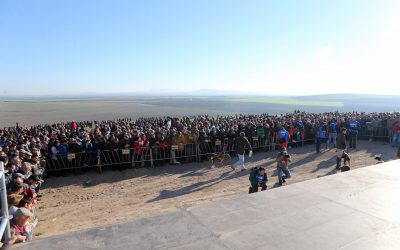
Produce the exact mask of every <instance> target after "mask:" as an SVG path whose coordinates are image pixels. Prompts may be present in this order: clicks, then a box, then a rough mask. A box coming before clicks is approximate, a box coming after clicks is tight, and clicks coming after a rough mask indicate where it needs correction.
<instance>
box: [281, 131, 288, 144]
mask: <svg viewBox="0 0 400 250" xmlns="http://www.w3.org/2000/svg"><path fill="white" fill-rule="evenodd" d="M286 136H287V131H286V130H281V131H279V143H285V142H286Z"/></svg>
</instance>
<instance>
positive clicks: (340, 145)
mask: <svg viewBox="0 0 400 250" xmlns="http://www.w3.org/2000/svg"><path fill="white" fill-rule="evenodd" d="M346 133H347V129H346V128H342V129H341V130H340V133H339V135H338V136H337V138H336V149H337V150H336V169H340V167H341V165H342V157H343V153H344V152H345V150H346V149H347V145H346Z"/></svg>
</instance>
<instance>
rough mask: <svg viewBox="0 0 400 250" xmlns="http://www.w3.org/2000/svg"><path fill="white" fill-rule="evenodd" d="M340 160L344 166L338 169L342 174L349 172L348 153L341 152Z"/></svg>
mask: <svg viewBox="0 0 400 250" xmlns="http://www.w3.org/2000/svg"><path fill="white" fill-rule="evenodd" d="M342 159H344V165H343V167H341V168H340V170H341V171H342V172H346V171H350V156H349V154H348V153H346V152H344V151H343V154H342Z"/></svg>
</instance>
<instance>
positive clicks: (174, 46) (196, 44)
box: [0, 0, 400, 97]
mask: <svg viewBox="0 0 400 250" xmlns="http://www.w3.org/2000/svg"><path fill="white" fill-rule="evenodd" d="M399 84H400V1H398V0H335V1H315V0H302V1H297V0H279V1H276V0H275V1H272V0H261V1H258V0H252V1H244V0H243V1H236V0H218V1H215V0H201V1H187V0H179V1H178V0H169V1H165V0H158V1H156V0H143V1H133V0H131V1H123V0H114V1H112V0H108V1H104V0H85V1H82V0H68V1H67V0H65V1H64V0H57V1H54V0H35V1H32V0H2V1H0V97H1V96H16V95H20V96H24V95H53V94H78V93H139V92H140V93H141V92H147V93H154V92H157V91H172V90H173V91H190V90H197V89H218V90H229V91H241V92H243V93H246V92H252V93H260V94H274V95H279V94H282V95H288V94H289V95H308V94H323V93H344V92H346V93H366V94H398V95H400V86H399Z"/></svg>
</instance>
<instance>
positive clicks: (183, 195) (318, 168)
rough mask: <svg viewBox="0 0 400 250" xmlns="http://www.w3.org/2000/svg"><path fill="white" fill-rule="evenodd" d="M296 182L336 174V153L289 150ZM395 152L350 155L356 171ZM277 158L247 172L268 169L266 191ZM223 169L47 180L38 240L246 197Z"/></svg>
mask: <svg viewBox="0 0 400 250" xmlns="http://www.w3.org/2000/svg"><path fill="white" fill-rule="evenodd" d="M289 152H290V153H291V155H292V159H293V161H292V163H291V166H290V168H291V171H292V174H293V178H292V179H290V180H288V181H287V185H290V184H291V183H296V182H300V181H304V180H308V179H312V178H319V177H323V176H326V175H330V174H335V173H336V172H337V171H336V169H335V164H336V160H335V150H334V149H331V150H325V151H323V152H322V153H321V154H317V153H315V149H314V146H306V147H303V148H294V149H290V150H289ZM395 153H396V152H395V149H393V148H392V147H390V146H388V145H387V143H381V142H359V147H358V149H357V150H353V151H350V155H351V158H352V164H351V167H352V168H360V167H365V166H368V165H371V164H375V163H376V160H374V156H375V155H376V154H382V155H383V157H384V159H385V160H389V159H394V157H395ZM275 156H276V152H256V153H255V154H254V156H253V157H252V158H250V159H249V158H247V157H246V160H247V163H246V166H247V168H251V167H254V166H258V165H261V166H266V167H267V169H268V177H269V182H268V189H270V188H277V185H276V182H277V177H276V176H275V171H274V170H275ZM235 160H236V159H228V160H226V162H225V167H222V168H215V169H211V168H210V164H209V163H207V162H205V163H191V164H184V163H183V164H181V165H177V166H171V165H166V166H164V167H157V168H140V169H127V170H124V171H106V172H104V173H103V174H98V173H97V172H89V173H86V174H81V175H78V176H74V175H71V176H68V177H51V178H49V179H47V180H46V183H45V188H44V190H43V194H44V197H43V198H42V199H41V201H40V202H39V203H38V207H37V209H38V217H39V225H38V227H37V228H36V230H35V237H36V238H42V237H47V236H50V235H56V234H63V233H66V232H71V231H76V230H80V229H85V228H91V227H95V226H100V225H104V224H109V223H113V222H118V221H123V220H126V219H134V218H142V217H147V216H151V215H156V214H160V213H165V212H169V211H174V210H177V209H182V208H183V209H185V208H188V207H192V206H198V205H200V204H204V203H208V202H212V201H216V200H220V199H225V198H228V197H235V196H240V195H246V194H247V192H248V187H249V181H248V174H249V172H248V171H245V172H240V171H232V170H231V168H229V167H228V166H229V164H232V163H233V162H234V161H235Z"/></svg>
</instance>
